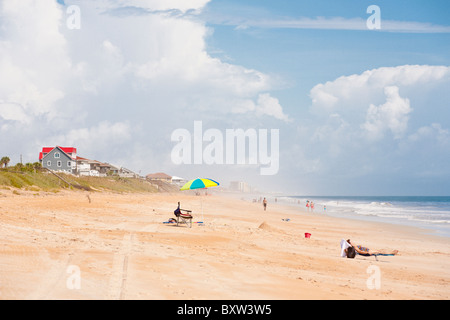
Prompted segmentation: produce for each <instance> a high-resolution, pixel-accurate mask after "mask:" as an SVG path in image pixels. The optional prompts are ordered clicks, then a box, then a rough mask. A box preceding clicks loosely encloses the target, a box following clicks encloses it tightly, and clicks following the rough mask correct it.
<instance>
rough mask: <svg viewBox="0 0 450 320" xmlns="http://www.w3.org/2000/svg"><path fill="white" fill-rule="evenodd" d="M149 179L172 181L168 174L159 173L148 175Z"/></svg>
mask: <svg viewBox="0 0 450 320" xmlns="http://www.w3.org/2000/svg"><path fill="white" fill-rule="evenodd" d="M147 179H172V177H171V176H169V175H168V174H165V173H162V172H159V173H151V174H148V175H147Z"/></svg>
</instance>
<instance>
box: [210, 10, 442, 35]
mask: <svg viewBox="0 0 450 320" xmlns="http://www.w3.org/2000/svg"><path fill="white" fill-rule="evenodd" d="M369 17H370V16H369V15H367V19H368V18H369ZM213 19H214V23H221V24H224V25H233V26H236V28H237V29H238V30H239V29H243V30H245V29H248V28H249V27H256V28H270V29H274V28H275V29H317V30H349V31H355V30H358V31H365V30H366V31H367V30H368V28H367V19H363V18H360V17H357V18H344V17H315V18H310V17H300V18H290V17H274V16H273V15H270V16H267V15H266V16H263V17H250V18H247V17H242V16H240V15H239V13H238V14H236V15H233V16H225V15H224V16H214V17H213ZM377 31H379V32H397V33H450V27H449V26H444V25H436V24H432V23H426V22H417V21H395V20H386V19H382V22H381V28H380V29H378V30H377Z"/></svg>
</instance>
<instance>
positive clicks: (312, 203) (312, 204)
mask: <svg viewBox="0 0 450 320" xmlns="http://www.w3.org/2000/svg"><path fill="white" fill-rule="evenodd" d="M313 211H314V202H312V201H311V212H313Z"/></svg>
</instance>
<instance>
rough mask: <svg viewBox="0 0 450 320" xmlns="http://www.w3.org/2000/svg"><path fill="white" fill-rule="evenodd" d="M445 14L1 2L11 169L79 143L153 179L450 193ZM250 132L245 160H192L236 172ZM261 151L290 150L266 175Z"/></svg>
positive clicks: (421, 5)
mask: <svg viewBox="0 0 450 320" xmlns="http://www.w3.org/2000/svg"><path fill="white" fill-rule="evenodd" d="M373 6H376V7H373ZM449 9H450V3H449V2H448V1H447V0H430V1H420V0H408V1H406V0H387V1H386V0H371V1H368V0H367V1H366V0H358V1H354V0H340V1H336V0H318V1H288V0H281V1H268V0H258V1H256V0H239V1H238V0H140V1H137V0H96V1H87V0H79V1H76V0H73V1H69V0H64V1H63V0H58V1H56V0H39V1H36V0H34V1H33V0H22V1H11V0H0V137H1V138H0V156H1V157H3V156H8V157H10V159H11V163H10V164H15V163H17V162H19V161H20V156H22V159H23V162H24V163H25V162H35V161H37V160H38V156H39V152H40V151H41V149H42V147H44V146H45V147H48V146H56V145H58V146H65V147H69V146H70V147H76V148H77V149H78V154H79V155H80V156H82V157H85V158H91V159H95V160H99V161H103V162H108V163H111V164H115V165H119V166H124V167H126V168H129V169H131V170H134V171H135V172H138V173H140V174H141V175H146V174H149V173H155V172H165V173H168V174H170V175H174V176H180V177H183V178H185V179H192V178H196V177H209V178H213V179H214V180H217V181H219V182H221V184H222V185H224V186H228V185H229V183H230V181H246V182H248V183H249V184H250V185H251V186H253V187H255V188H257V189H258V190H260V191H261V192H263V191H264V192H266V191H272V192H280V193H284V194H287V195H447V196H448V195H449V192H450V165H449V163H450V161H449V160H450V108H449V101H450V90H449V88H450V21H449V20H448V16H447V13H448V12H449ZM377 23H378V24H377ZM198 123H201V129H202V130H201V133H202V135H200V137H203V139H204V141H200V142H199V141H198V139H197V140H196V139H195V136H196V133H198V130H199V127H198V126H196V124H198ZM238 129H242V130H244V131H247V132H249V131H251V132H255V133H257V137H256V138H257V140H258V142H259V144H258V147H257V150H256V153H255V152H254V151H255V150H253V149H252V148H251V147H248V148H247V149H248V150H247V151H248V154H247V158H246V162H245V163H239V161H237V159H236V160H235V161H234V162H233V161H231V162H226V161H222V162H221V161H216V162H212V163H211V162H208V161H200V162H195V157H196V155H198V152H199V151H200V157H201V155H202V152H203V156H205V153H206V151H207V150H209V151H210V150H211V149H208V147H210V146H214V147H215V148H214V150H215V153H214V154H213V155H214V156H217V155H218V154H217V152H218V151H220V149H221V148H222V149H223V152H222V153H224V154H223V157H224V159H225V157H226V155H225V153H226V147H225V146H226V145H227V141H226V137H227V130H238ZM196 130H197V131H196ZM179 132H184V133H185V136H186V134H189V133H190V134H191V136H190V137H191V138H192V139H191V144H189V145H190V146H192V148H191V149H190V150H188V148H187V147H186V149H184V151H183V156H186V155H189V153H185V152H187V151H191V153H192V157H191V159H192V161H191V162H188V161H184V162H182V163H179V161H176V159H174V155H173V154H174V149H175V150H177V149H176V148H177V147H179V146H180V145H181V142H180V140H177V139H178V138H180V137H178V138H177V139H174V135H175V136H176V133H179ZM264 132H266V133H268V135H267V139H266V140H267V141H266V140H264V139H263V138H264V134H263V133H264ZM274 132H278V135H276V134H274ZM205 133H206V134H205ZM208 133H209V134H211V133H212V134H213V136H214V139H213V138H211V137H210V138H211V139H210V140H208V139H207V134H208ZM203 134H205V135H203ZM221 138H222V141H220V140H221ZM182 140H183V139H182ZM200 140H201V139H200ZM183 141H184V142H186V141H188V140H183ZM213 141H214V143H213ZM188 142H189V141H188ZM264 142H266V143H264ZM271 142H276V144H275V145H272V144H271ZM196 143H197V144H196ZM248 145H250V140H249V141H248ZM186 146H187V144H186ZM196 146H197V147H198V146H200V147H198V148H197V149H196ZM263 149H264V150H265V149H267V150H265V151H266V154H267V155H269V154H271V155H272V156H275V155H276V152H275V151H276V150H278V151H279V153H278V157H277V159H278V160H279V163H278V164H277V166H276V167H277V168H276V169H277V170H275V171H276V172H272V174H270V175H264V174H261V172H262V170H261V168H264V167H267V161H266V162H264V158H263V157H262V156H261V154H262V153H261V152H262V150H263ZM237 151H238V150H236V152H237ZM252 152H253V153H252ZM219 154H220V152H219ZM220 155H222V154H220ZM218 158H220V157H218ZM218 158H217V157H216V158H215V159H218ZM205 159H206V158H205ZM201 160H204V159H201ZM266 160H267V159H266ZM272 160H273V161H272V162H275V157H274V158H272ZM271 164H273V163H271Z"/></svg>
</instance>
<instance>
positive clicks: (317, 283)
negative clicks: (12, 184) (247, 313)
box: [0, 191, 450, 300]
mask: <svg viewBox="0 0 450 320" xmlns="http://www.w3.org/2000/svg"><path fill="white" fill-rule="evenodd" d="M212 192H213V193H212V194H211V195H210V196H200V197H198V196H194V195H191V194H189V193H172V194H171V193H158V194H146V193H139V194H134V193H133V194H118V193H111V192H102V193H89V192H83V191H64V192H60V193H56V194H49V193H40V194H39V195H36V193H32V192H25V191H22V192H20V193H21V194H20V195H16V194H13V192H12V191H10V192H5V191H2V196H1V197H0V223H1V229H2V233H1V235H0V237H1V242H0V243H1V244H2V245H1V247H0V265H1V269H0V270H2V271H1V273H2V274H1V278H2V281H1V282H0V299H2V300H5V299H6V300H7V299H18V300H21V299H50V300H51V299H75V300H77V299H95V300H97V299H98V300H102V299H108V300H109V299H111V300H113V299H123V300H128V299H146V300H161V299H165V300H249V299H250V300H310V299H312V300H315V299H325V300H331V299H345V300H348V299H352V300H362V299H369V300H384V299H389V300H390V299H407V300H409V299H442V300H447V299H449V298H450V289H449V288H450V268H449V266H450V247H449V246H448V240H446V239H443V238H441V237H438V236H433V235H424V234H421V232H420V231H419V229H417V228H414V227H399V226H395V225H390V224H384V223H376V222H365V221H364V222H363V221H354V220H349V219H341V218H335V217H330V216H325V215H318V214H311V213H305V212H298V211H299V210H298V208H296V209H294V208H292V207H290V206H285V205H283V204H280V203H277V204H274V203H271V202H269V204H268V208H267V211H266V212H264V211H263V208H262V204H260V203H251V202H250V203H249V202H247V201H244V200H239V199H236V197H235V195H229V194H228V195H227V194H220V193H216V192H214V191H212ZM88 195H89V199H88V197H87V196H88ZM178 201H181V207H182V208H186V209H191V210H193V215H194V222H198V221H199V219H201V209H202V208H203V218H204V221H203V224H197V223H194V224H193V225H192V228H187V227H186V226H178V227H177V226H176V225H171V224H164V222H166V221H167V220H168V219H169V218H172V217H174V216H173V211H174V210H175V208H176V205H177V202H178ZM283 219H285V220H283ZM287 219H289V221H287ZM306 232H308V233H311V238H310V239H307V238H305V236H304V234H305V233H306ZM347 238H351V239H352V241H354V242H357V243H360V244H362V245H365V246H367V247H369V248H371V249H384V248H386V249H397V250H399V252H400V253H399V255H398V256H395V257H378V260H376V259H374V257H361V256H357V257H356V258H355V259H346V258H341V257H340V255H339V254H340V247H339V243H340V240H341V239H347ZM69 267H78V269H76V268H75V270H79V271H80V274H79V276H80V284H81V285H80V288H79V289H78V288H75V289H73V288H72V289H71V288H69V287H70V286H69V287H68V285H69V284H70V283H69V280H70V279H71V277H72V276H75V275H76V274H73V273H68V268H69ZM371 268H379V269H377V270H379V271H380V272H381V276H380V277H381V278H380V279H379V280H380V283H381V286H380V288H379V289H373V288H372V289H371V288H370V286H369V285H368V281H369V280H370V276H371V275H370V274H368V271H370V270H372V269H371ZM70 270H73V269H70ZM70 270H69V271H70ZM74 283H76V282H74Z"/></svg>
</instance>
